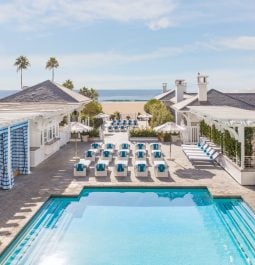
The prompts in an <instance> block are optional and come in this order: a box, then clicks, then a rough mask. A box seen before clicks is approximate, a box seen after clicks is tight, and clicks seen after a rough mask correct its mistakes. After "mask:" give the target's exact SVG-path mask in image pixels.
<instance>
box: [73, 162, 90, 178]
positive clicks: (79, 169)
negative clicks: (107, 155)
mask: <svg viewBox="0 0 255 265" xmlns="http://www.w3.org/2000/svg"><path fill="white" fill-rule="evenodd" d="M90 164H91V161H90V160H85V159H80V161H79V162H78V163H76V164H74V169H73V175H74V176H75V177H86V175H87V169H88V168H89V166H90Z"/></svg>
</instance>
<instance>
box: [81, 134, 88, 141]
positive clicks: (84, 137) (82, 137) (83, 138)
mask: <svg viewBox="0 0 255 265" xmlns="http://www.w3.org/2000/svg"><path fill="white" fill-rule="evenodd" d="M88 139H89V136H88V135H82V136H81V140H82V141H83V142H87V141H88Z"/></svg>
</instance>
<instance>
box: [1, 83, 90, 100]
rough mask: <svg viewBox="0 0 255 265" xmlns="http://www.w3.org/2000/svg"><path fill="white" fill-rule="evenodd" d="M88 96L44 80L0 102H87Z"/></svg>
mask: <svg viewBox="0 0 255 265" xmlns="http://www.w3.org/2000/svg"><path fill="white" fill-rule="evenodd" d="M89 101H90V99H89V98H87V97H85V96H83V95H81V94H79V93H77V92H75V91H73V90H71V89H68V88H66V87H63V86H61V85H59V84H56V83H53V82H51V81H50V80H46V81H44V82H42V83H39V84H37V85H34V86H31V87H28V88H25V89H23V90H21V91H19V92H17V93H15V94H13V95H10V96H8V97H5V98H3V99H1V100H0V103H1V102H15V103H17V102H25V103H28V102H29V103H36V102H40V103H71V104H74V103H88V102H89Z"/></svg>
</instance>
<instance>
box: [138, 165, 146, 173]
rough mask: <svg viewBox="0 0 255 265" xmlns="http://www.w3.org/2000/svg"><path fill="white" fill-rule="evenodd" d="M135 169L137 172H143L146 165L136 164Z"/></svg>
mask: <svg viewBox="0 0 255 265" xmlns="http://www.w3.org/2000/svg"><path fill="white" fill-rule="evenodd" d="M137 169H138V172H145V169H146V165H145V164H138V165H137Z"/></svg>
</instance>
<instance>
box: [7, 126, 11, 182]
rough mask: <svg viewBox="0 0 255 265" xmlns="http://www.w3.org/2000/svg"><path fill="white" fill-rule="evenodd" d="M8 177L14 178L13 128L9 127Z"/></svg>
mask: <svg viewBox="0 0 255 265" xmlns="http://www.w3.org/2000/svg"><path fill="white" fill-rule="evenodd" d="M7 169H8V170H7V171H8V177H9V178H11V176H12V152H11V126H9V127H8V163H7Z"/></svg>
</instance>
